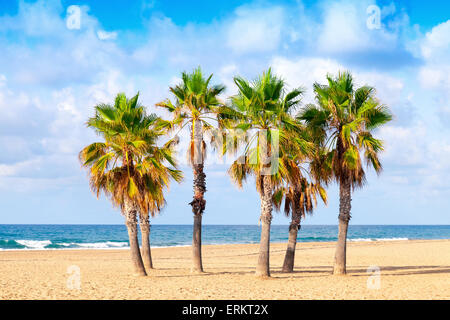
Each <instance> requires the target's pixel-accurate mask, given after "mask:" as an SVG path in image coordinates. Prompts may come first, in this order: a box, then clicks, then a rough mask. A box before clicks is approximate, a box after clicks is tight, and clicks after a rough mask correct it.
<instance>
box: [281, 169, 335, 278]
mask: <svg viewBox="0 0 450 320" xmlns="http://www.w3.org/2000/svg"><path fill="white" fill-rule="evenodd" d="M301 169H302V168H301V167H300V166H299V165H298V164H297V163H294V166H293V169H291V170H290V172H291V173H290V174H289V177H288V179H287V182H286V184H285V185H283V186H280V187H278V188H277V189H276V190H275V192H274V194H273V204H274V206H275V208H276V210H277V211H280V210H281V205H282V202H283V199H284V214H285V215H286V217H289V216H290V217H291V223H290V225H289V238H288V245H287V249H286V254H285V256H284V262H283V267H282V271H283V272H293V271H294V261H295V247H296V245H297V236H298V231H299V230H300V221H301V219H304V218H305V213H309V214H312V213H313V210H314V206H317V196H320V198H321V199H322V201H323V202H324V203H325V204H326V203H327V193H326V191H325V189H324V188H323V187H322V186H321V185H320V183H313V182H309V181H308V179H306V178H305V177H304V176H303V175H302V174H301V171H302V170H301Z"/></svg>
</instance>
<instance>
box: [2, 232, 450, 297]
mask: <svg viewBox="0 0 450 320" xmlns="http://www.w3.org/2000/svg"><path fill="white" fill-rule="evenodd" d="M285 247H286V245H285V244H282V243H280V244H273V245H272V247H271V270H272V271H271V272H272V277H271V278H270V279H257V278H256V277H255V276H254V268H255V265H256V259H257V252H258V245H255V244H251V245H208V246H204V249H203V250H204V251H203V259H204V267H205V271H206V272H205V273H204V274H193V273H191V272H190V266H191V248H190V247H172V248H154V249H153V251H152V253H153V261H154V266H155V269H154V270H151V271H150V272H149V276H148V277H135V276H133V275H131V264H130V260H129V252H128V250H45V251H44V250H42V251H0V274H1V277H0V299H223V300H228V299H450V240H423V241H418V240H417V241H386V242H384V241H383V242H381V241H380V242H350V243H349V245H348V255H347V259H348V262H347V264H348V274H347V276H333V275H331V271H332V262H333V254H334V248H335V244H334V243H326V242H322V243H300V244H299V245H298V247H297V252H296V261H295V264H296V268H295V272H294V273H291V274H284V273H281V272H280V267H281V264H282V260H283V257H284V250H285ZM370 266H378V267H379V268H380V277H379V278H377V274H376V268H375V269H374V270H375V272H372V273H370V272H369V273H368V272H367V269H368V267H370ZM77 270H79V271H80V289H77V288H76V286H74V285H73V284H74V283H75V282H73V279H74V278H73V277H74V275H75V276H76V273H77ZM68 284H69V285H68Z"/></svg>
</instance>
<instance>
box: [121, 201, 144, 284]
mask: <svg viewBox="0 0 450 320" xmlns="http://www.w3.org/2000/svg"><path fill="white" fill-rule="evenodd" d="M123 210H124V215H125V224H126V226H127V230H128V238H129V241H130V253H131V261H132V263H133V268H134V274H135V275H136V276H146V275H147V273H146V272H145V268H144V263H143V262H142V257H141V252H140V250H139V241H138V235H137V210H136V208H135V207H134V205H133V204H132V203H131V201H130V200H129V199H125V201H124V208H123Z"/></svg>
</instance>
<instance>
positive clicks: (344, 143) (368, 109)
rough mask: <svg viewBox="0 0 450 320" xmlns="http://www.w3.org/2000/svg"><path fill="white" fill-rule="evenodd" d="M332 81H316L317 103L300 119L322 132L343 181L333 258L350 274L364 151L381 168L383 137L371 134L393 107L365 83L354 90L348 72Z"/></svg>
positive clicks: (332, 164)
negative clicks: (350, 239) (350, 237)
mask: <svg viewBox="0 0 450 320" xmlns="http://www.w3.org/2000/svg"><path fill="white" fill-rule="evenodd" d="M327 80H328V84H327V85H320V84H318V83H315V84H314V92H315V95H316V100H317V105H308V106H306V107H305V108H304V110H302V111H301V112H300V114H299V115H298V119H300V120H304V121H305V122H306V124H307V125H308V126H309V127H310V128H311V129H312V130H313V131H314V132H315V133H316V134H317V136H320V135H321V136H322V142H323V145H324V146H325V147H326V148H327V149H328V150H329V152H328V154H327V155H326V158H327V163H328V166H329V167H330V168H331V171H332V174H333V176H334V179H335V180H336V182H337V183H338V184H339V202H340V203H339V234H338V241H337V246H336V254H335V259H334V270H333V273H334V274H345V273H346V246H347V245H346V242H347V230H348V223H349V221H350V217H351V216H350V210H351V194H352V190H355V188H358V187H362V186H363V184H364V183H365V172H364V168H363V165H362V161H361V152H364V158H365V160H366V164H367V166H368V167H369V166H371V167H373V168H374V169H375V171H376V172H377V173H380V172H381V170H382V166H381V163H380V160H379V157H378V156H379V153H380V152H381V151H382V150H383V142H382V141H381V140H379V139H376V138H374V137H373V135H372V133H373V131H374V130H375V129H376V128H378V127H380V126H381V125H383V124H385V123H387V122H389V121H390V120H391V119H392V115H391V113H390V111H389V108H388V107H387V106H385V105H383V104H381V103H380V102H379V101H378V100H377V99H376V97H375V89H374V88H373V87H370V86H362V87H360V88H358V89H356V90H355V89H354V84H353V77H352V75H351V74H350V73H349V72H340V73H339V74H338V75H337V76H336V77H332V76H331V75H327Z"/></svg>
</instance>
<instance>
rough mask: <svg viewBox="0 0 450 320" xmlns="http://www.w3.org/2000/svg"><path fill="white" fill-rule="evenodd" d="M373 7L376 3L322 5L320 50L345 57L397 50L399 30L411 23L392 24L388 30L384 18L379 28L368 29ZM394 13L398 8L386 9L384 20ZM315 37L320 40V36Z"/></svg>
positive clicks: (318, 42) (383, 15)
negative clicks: (370, 51) (371, 6)
mask: <svg viewBox="0 0 450 320" xmlns="http://www.w3.org/2000/svg"><path fill="white" fill-rule="evenodd" d="M371 4H373V2H372V1H361V2H359V1H358V2H354V1H339V2H332V3H329V2H324V3H323V4H322V8H323V10H324V13H323V23H322V25H319V26H318V27H317V28H318V30H317V33H318V38H317V50H319V52H324V53H329V54H330V53H331V54H341V53H349V52H363V51H366V50H375V51H383V50H387V51H389V50H392V49H393V48H395V46H396V43H397V41H398V35H397V32H398V30H396V29H397V28H398V26H399V25H401V26H403V24H404V23H407V22H408V21H407V20H406V21H403V20H399V21H395V23H394V22H391V23H390V25H389V27H388V26H387V25H386V24H384V23H383V19H381V25H380V28H379V29H369V28H368V27H367V19H368V17H369V16H368V15H367V12H366V9H367V8H368V6H369V5H371ZM394 12H395V6H394V7H392V6H387V7H383V8H382V10H381V18H385V17H386V16H389V15H390V14H392V13H394ZM394 26H395V28H394ZM391 27H392V28H391ZM312 36H314V37H316V33H314V35H312Z"/></svg>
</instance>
